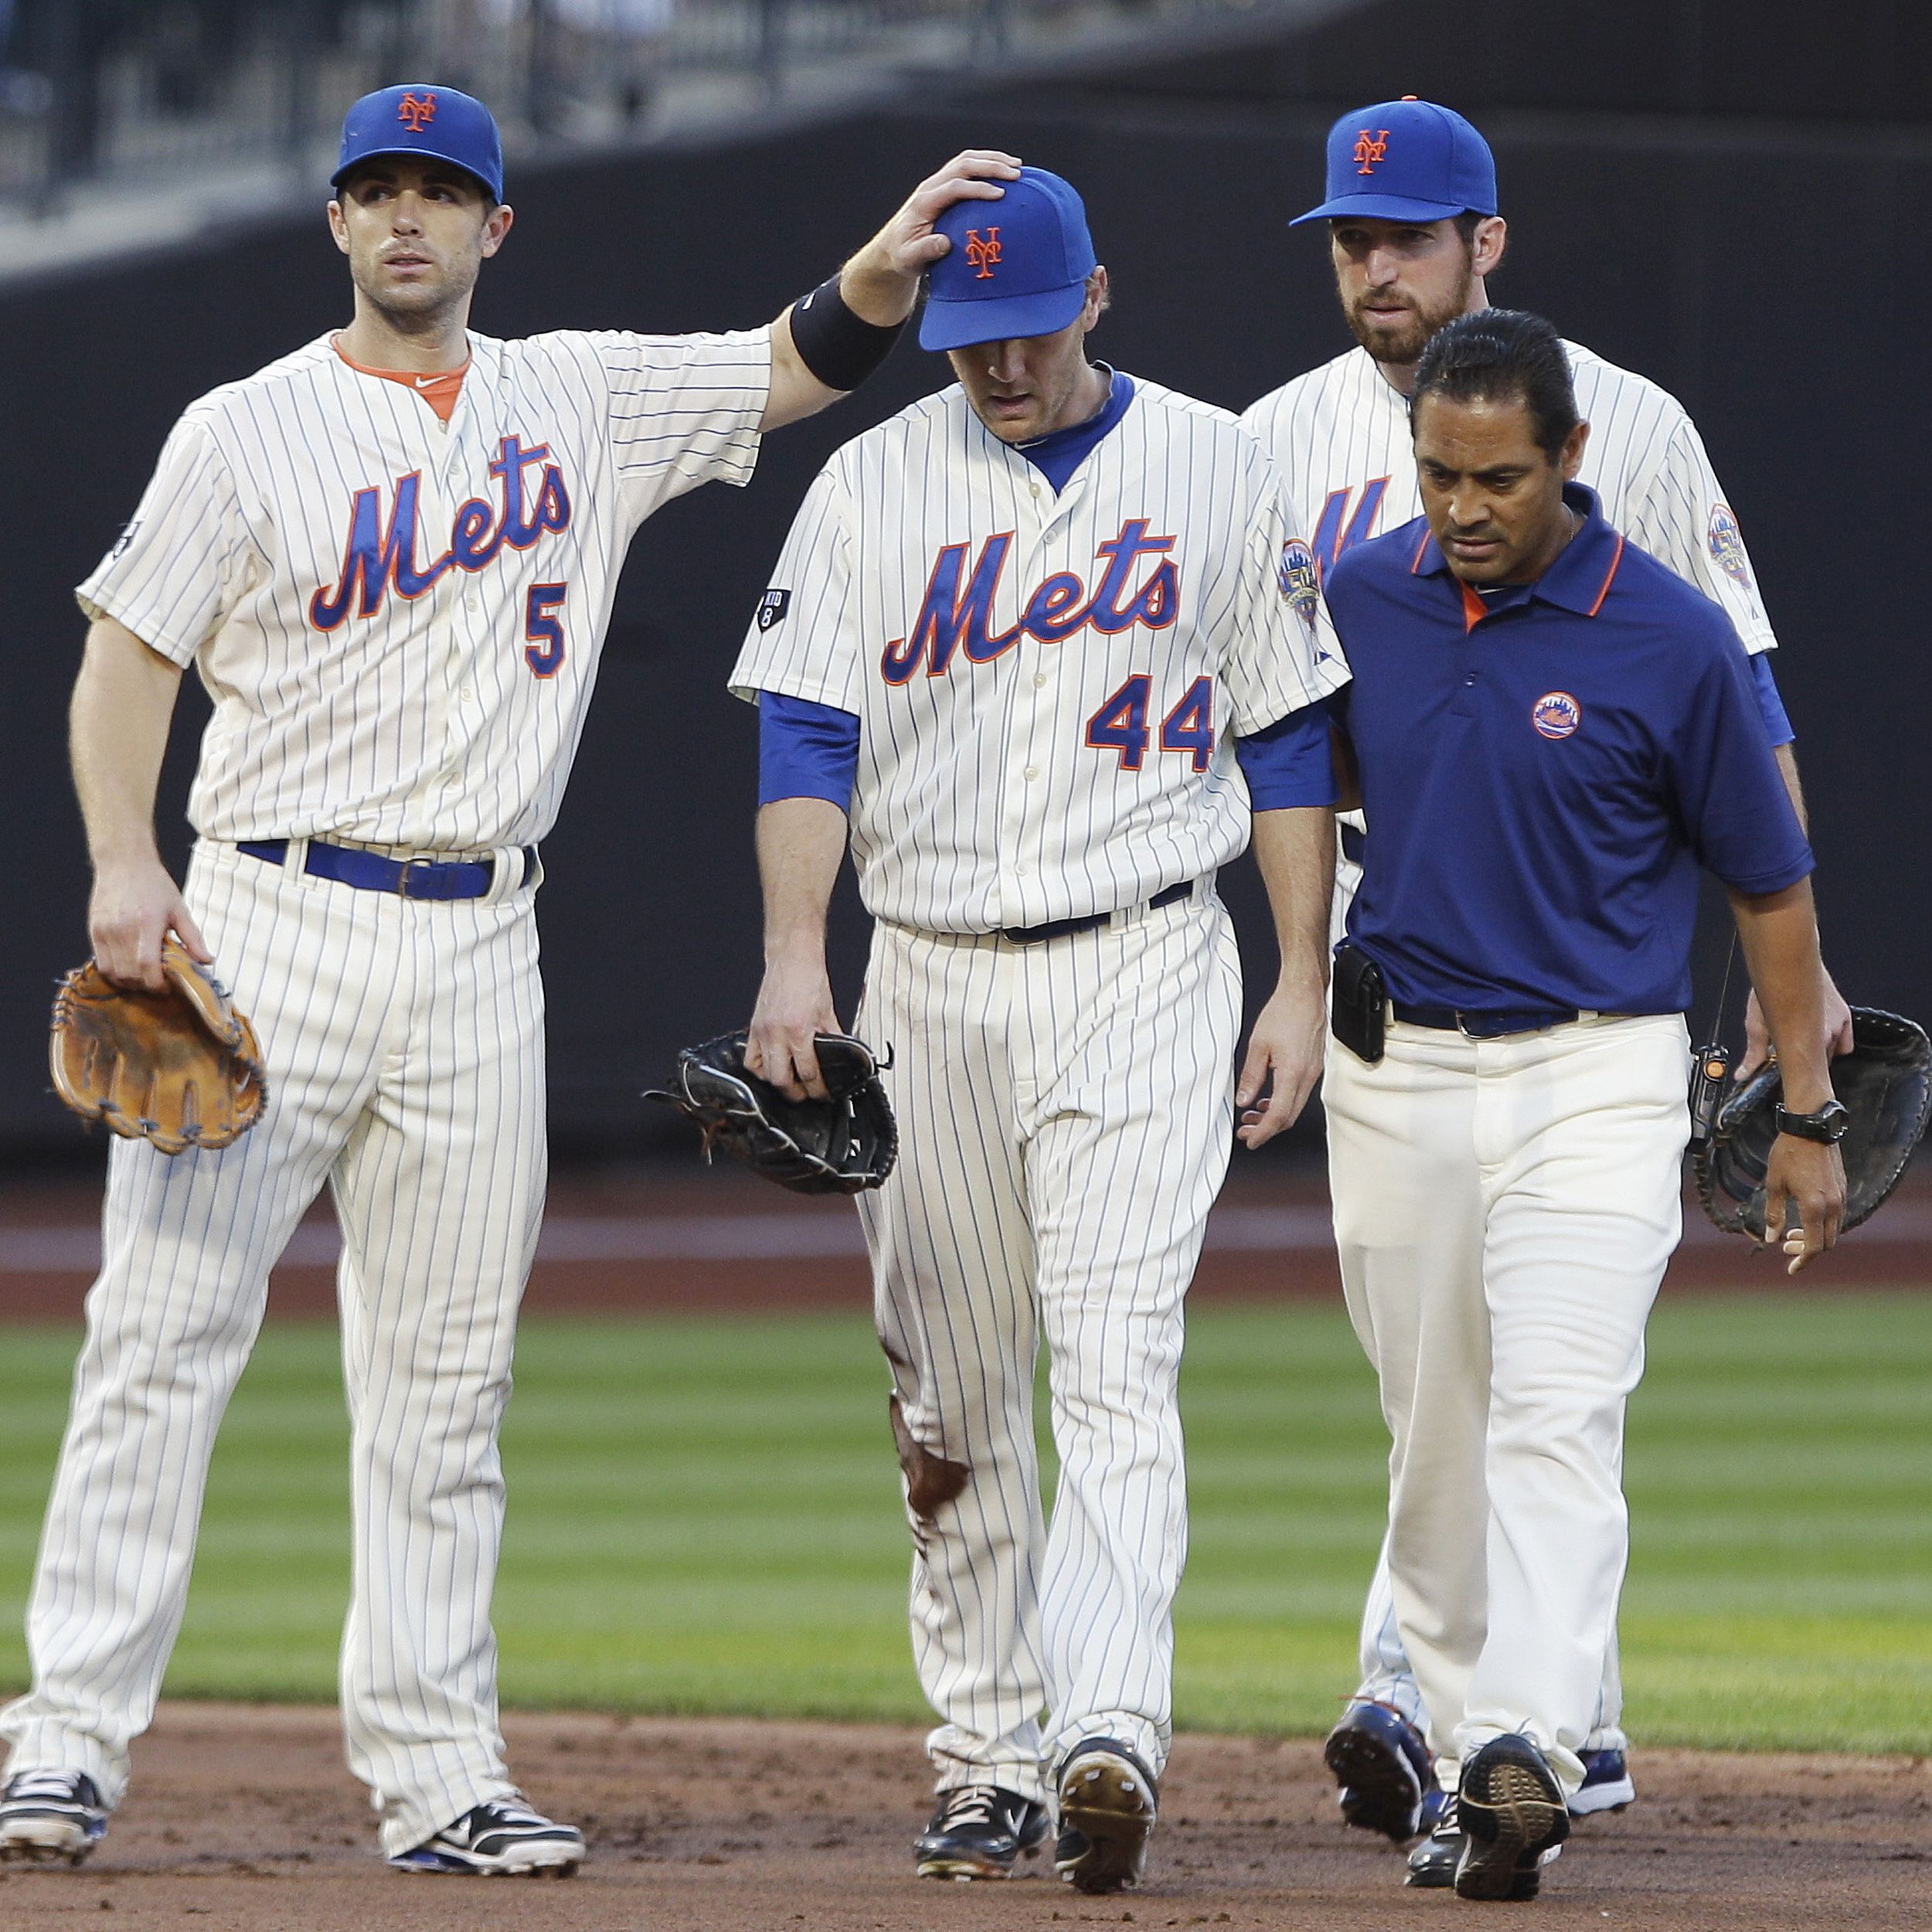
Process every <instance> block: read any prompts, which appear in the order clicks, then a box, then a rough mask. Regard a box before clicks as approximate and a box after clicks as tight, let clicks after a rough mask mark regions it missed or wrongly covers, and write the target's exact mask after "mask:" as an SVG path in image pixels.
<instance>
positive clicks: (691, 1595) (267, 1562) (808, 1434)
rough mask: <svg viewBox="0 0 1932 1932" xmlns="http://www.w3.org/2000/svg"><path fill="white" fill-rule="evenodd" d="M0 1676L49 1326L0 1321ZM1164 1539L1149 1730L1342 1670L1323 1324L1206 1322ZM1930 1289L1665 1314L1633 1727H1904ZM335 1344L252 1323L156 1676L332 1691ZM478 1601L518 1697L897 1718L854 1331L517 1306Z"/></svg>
mask: <svg viewBox="0 0 1932 1932" xmlns="http://www.w3.org/2000/svg"><path fill="white" fill-rule="evenodd" d="M0 1338H3V1340H0V1684H5V1685H9V1686H15V1685H19V1682H21V1681H22V1679H23V1677H24V1673H25V1668H26V1665H25V1654H24V1651H23V1649H22V1645H21V1641H20V1638H19V1623H20V1611H21V1607H22V1604H23V1602H24V1600H25V1596H26V1588H27V1581H28V1577H29V1569H30V1566H31V1564H32V1557H33V1548H34V1543H35V1539H36V1536H37V1534H38V1529H39V1512H40V1509H41V1506H42V1503H43V1499H44V1497H45V1494H46V1482H47V1479H48V1476H49V1472H50V1470H51V1468H52V1463H53V1451H54V1446H55V1441H56V1437H57V1434H58V1432H59V1430H60V1423H61V1419H62V1416H63V1410H64V1405H65V1402H66V1384H67V1378H68V1374H69V1371H70V1363H71V1360H72V1356H73V1348H74V1344H75V1338H74V1335H73V1332H70V1331H67V1330H58V1331H55V1330H36V1329H23V1328H9V1329H4V1330H0ZM1183 1394H1184V1401H1185V1413H1186V1416H1187V1420H1188V1431H1189V1445H1190V1452H1191V1463H1192V1485H1193V1496H1194V1523H1193V1553H1192V1560H1191V1562H1190V1565H1189V1573H1188V1578H1187V1581H1186V1583H1185V1587H1184V1588H1183V1590H1182V1597H1181V1602H1180V1607H1179V1638H1178V1661H1177V1672H1178V1686H1177V1704H1178V1709H1179V1718H1180V1721H1181V1722H1182V1723H1185V1724H1187V1725H1190V1726H1196V1727H1202V1728H1220V1729H1228V1730H1269V1731H1273V1730H1280V1731H1284V1732H1301V1733H1308V1732H1315V1731H1318V1730H1321V1729H1323V1728H1325V1726H1326V1725H1327V1724H1328V1722H1329V1721H1330V1720H1331V1719H1332V1715H1333V1713H1334V1711H1335V1707H1336V1700H1337V1699H1338V1697H1339V1696H1342V1694H1343V1693H1344V1692H1346V1690H1347V1689H1349V1686H1350V1685H1352V1682H1353V1681H1354V1675H1355V1673H1354V1665H1353V1661H1352V1660H1353V1653H1354V1628H1355V1617H1356V1614H1357V1611H1358V1607H1359V1599H1360V1593H1361V1590H1362V1586H1363V1584H1364V1583H1365V1582H1366V1579H1367V1576H1368V1572H1369V1565H1370V1563H1371V1561H1372V1558H1373V1556H1374V1552H1375V1547H1376V1538H1377V1535H1378V1531H1379V1521H1380V1516H1381V1511H1382V1502H1383V1498H1382V1467H1383V1457H1384V1454H1385V1447H1386V1445H1385V1443H1384V1440H1383V1436H1382V1431H1381V1427H1380V1423H1379V1417H1378V1416H1377V1414H1376V1409H1375V1406H1374V1400H1373V1392H1372V1386H1371V1379H1370V1377H1369V1371H1368V1369H1367V1367H1366V1365H1365V1364H1364V1363H1363V1362H1362V1359H1361V1357H1360V1355H1359V1352H1358V1351H1357V1349H1356V1347H1355V1341H1354V1338H1353V1337H1352V1335H1351V1334H1350V1333H1349V1329H1348V1328H1347V1325H1346V1324H1345V1321H1343V1320H1342V1317H1341V1316H1340V1315H1338V1314H1337V1313H1335V1312H1332V1311H1328V1310H1325V1309H1311V1308H1301V1307H1291V1308H1274V1309H1267V1310H1252V1309H1236V1308H1202V1309H1201V1310H1200V1311H1198V1312H1197V1313H1196V1315H1195V1317H1194V1318H1193V1322H1192V1335H1191V1338H1190V1344H1189V1354H1188V1360H1187V1368H1186V1371H1185V1382H1184V1385H1183ZM1929 1415H1932V1299H1929V1298H1926V1297H1922V1296H1908V1295H1900V1294H1873V1295H1863V1296H1854V1295H1838V1296H1833V1297H1832V1298H1828V1299H1827V1298H1817V1299H1800V1298H1784V1297H1782V1296H1779V1297H1774V1298H1766V1299H1764V1300H1752V1299H1743V1298H1740V1299H1712V1300H1699V1301H1686V1302H1684V1303H1682V1304H1675V1305H1670V1304H1667V1305H1666V1306H1665V1308H1664V1309H1663V1310H1662V1311H1660V1313H1659V1314H1658V1315H1657V1317H1656V1318H1655V1320H1654V1321H1653V1322H1652V1324H1651V1349H1650V1372H1649V1376H1648V1379H1647V1380H1646V1382H1645V1384H1644V1386H1643V1387H1642V1389H1640V1391H1639V1392H1638V1396H1637V1398H1636V1400H1635V1402H1634V1404H1633V1406H1632V1412H1631V1431H1630V1448H1629V1471H1628V1473H1629V1489H1630V1494H1631V1513H1632V1519H1633V1524H1634V1538H1635V1552H1634V1560H1633V1563H1632V1566H1631V1581H1630V1587H1629V1590H1628V1593H1627V1595H1626V1598H1625V1604H1624V1624H1623V1628H1624V1674H1625V1677H1626V1679H1627V1686H1628V1722H1629V1725H1630V1728H1631V1730H1632V1732H1633V1733H1634V1734H1635V1735H1636V1736H1638V1738H1639V1739H1641V1740H1643V1741H1644V1742H1646V1743H1659V1744H1662V1743H1683V1744H1702V1745H1709V1746H1741V1747H1788V1748H1794V1749H1833V1750H1906V1751H1923V1750H1926V1749H1927V1746H1928V1742H1929V1741H1932V1740H1929V1739H1928V1731H1929V1730H1932V1722H1929V1721H1928V1719H1927V1715H1926V1714H1927V1712H1928V1711H1932V1640H1928V1638H1927V1628H1928V1624H1929V1622H1932V1455H1929V1454H1928V1445H1927V1420H1928V1416H1929ZM344 1444H345V1424H344V1421H343V1417H342V1400H341V1395H340V1392H339V1387H338V1372H337V1365H336V1357H335V1336H334V1332H333V1331H332V1329H331V1328H328V1327H325V1326H321V1325H307V1324H301V1325H294V1324H290V1325H271V1326H270V1328H268V1329H267V1330H266V1331H265V1332H264V1335H263V1338H262V1341H261V1344H260V1347H259V1349H257V1353H256V1357H255V1360H254V1362H253V1364H252V1366H250V1369H249V1372H248V1374H247V1376H246V1378H245V1379H244V1380H243V1383H242V1386H241V1389H240V1392H239V1393H238V1394H237V1396H236V1399H235V1401H234V1403H233V1407H232V1409H231V1410H230V1414H229V1417H228V1420H227V1423H226V1427H225V1429H224V1430H223V1435H222V1438H221V1442H220V1445H219V1448H218V1450H217V1451H216V1459H215V1468H214V1473H213V1479H212V1482H211V1487H210V1491H209V1502H208V1510H207V1515H206V1523H205V1527H204V1531H203V1535H202V1543H201V1550H200V1555H199V1562H198V1566H197V1569H196V1577H195V1586H194V1590H193V1594H192V1597H191V1600H190V1603H189V1611H188V1617H187V1621H186V1624H185V1626H184V1628H183V1629H182V1635H181V1641H180V1643H179V1647H178V1648H177V1650H176V1651H175V1662H174V1665H173V1668H172V1672H171V1674H170V1676H169V1679H168V1689H169V1691H170V1692H171V1693H172V1694H174V1695H176V1696H182V1695H189V1696H195V1695H199V1696H240V1697H251V1698H297V1699H315V1698H328V1697H331V1696H333V1695H334V1690H335V1657H334V1652H335V1636H336V1630H337V1626H338V1621H339V1619H340V1617H341V1614H342V1603H343V1600H344V1596H345V1589H346V1577H347V1560H346V1555H345V1536H346V1529H345V1515H346V1509H347V1485H346V1481H345V1475H344V1471H343V1459H344ZM504 1459H505V1464H506V1467H507V1468H508V1471H509V1478H510V1485H511V1503H510V1518H509V1536H508V1539H507V1545H506V1548H505V1555H504V1563H503V1570H502V1579H501V1583H500V1586H499V1588H498V1597H497V1621H498V1630H499V1632H500V1634H501V1638H502V1651H503V1685H504V1691H505V1696H506V1699H509V1700H510V1701H513V1702H516V1703H519V1704H523V1705H529V1706H543V1705H577V1706H586V1705H589V1706H612V1707H621V1708H624V1709H644V1710H654V1711H678V1712H740V1713H766V1714H771V1715H797V1714H812V1715H818V1716H839V1717H880V1718H895V1719H912V1720H917V1719H920V1718H921V1717H922V1716H923V1715H924V1709H923V1704H922V1703H921V1702H920V1697H919V1695H918V1691H917V1685H916V1684H915V1683H914V1681H913V1676H912V1672H911V1669H910V1662H909V1656H908V1648H907V1641H906V1628H905V1624H904V1621H903V1595H904V1590H905V1577H906V1538H905V1532H904V1529H903V1524H902V1522H901V1519H900V1512H899V1504H898V1496H897V1490H896V1470H895V1468H894V1466H893V1459H892V1454H891V1447H890V1441H889V1436H888V1434H887V1431H886V1415H885V1380H884V1376H883V1366H882V1365H881V1363H880V1362H879V1359H878V1357H877V1354H876V1348H875V1345H874V1344H873V1342H872V1337H871V1335H870V1332H869V1329H868V1328H867V1326H866V1324H865V1323H864V1322H863V1321H861V1320H855V1319H852V1318H848V1317H844V1316H836V1317H821V1316H815V1317H806V1318H783V1319H777V1318H774V1319H767V1320H760V1321H735V1322H726V1321H689V1320H657V1319H652V1320H640V1321H634V1322H624V1321H558V1320H543V1321H531V1322H530V1323H529V1324H528V1325H526V1329H525V1332H524V1335H523V1337H522V1344H521V1346H520V1349H519V1357H518V1392H517V1396H516V1400H515V1403H513V1404H512V1409H511V1413H510V1421H509V1426H508V1427H507V1429H506V1430H505V1440H504Z"/></svg>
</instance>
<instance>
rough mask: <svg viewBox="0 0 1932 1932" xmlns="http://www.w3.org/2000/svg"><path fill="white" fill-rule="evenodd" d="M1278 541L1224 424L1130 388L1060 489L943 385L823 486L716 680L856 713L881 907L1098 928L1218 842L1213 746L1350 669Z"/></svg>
mask: <svg viewBox="0 0 1932 1932" xmlns="http://www.w3.org/2000/svg"><path fill="white" fill-rule="evenodd" d="M1294 536H1295V533H1294V532H1293V531H1292V530H1291V529H1290V527H1289V525H1288V522H1287V509H1286V506H1285V505H1284V502H1283V499H1282V496H1281V485H1280V481H1279V479H1278V478H1277V476H1276V474H1275V472H1274V466H1273V464H1270V462H1269V461H1267V457H1265V456H1264V454H1263V453H1262V452H1261V451H1260V448H1259V447H1257V445H1256V444H1254V442H1253V440H1252V439H1251V438H1250V437H1247V436H1244V435H1243V434H1241V432H1240V429H1239V427H1237V425H1236V423H1235V420H1234V418H1233V417H1232V416H1231V415H1230V414H1229V413H1227V412H1226V410H1219V409H1216V408H1214V407H1213V406H1211V405H1209V404H1207V403H1199V402H1196V401H1194V400H1192V399H1191V398H1189V397H1187V396H1180V395H1177V394H1176V393H1174V392H1173V391H1172V390H1170V389H1163V388H1162V387H1160V386H1158V385H1157V384H1155V383H1147V382H1142V381H1141V380H1139V379H1138V378H1137V379H1135V387H1134V399H1133V401H1132V403H1131V405H1130V406H1129V407H1128V410H1127V412H1126V413H1125V415H1124V417H1122V418H1121V420H1120V421H1119V422H1118V423H1116V424H1115V425H1114V427H1113V428H1112V429H1111V430H1109V431H1108V433H1107V434H1106V435H1105V436H1104V437H1101V439H1100V441H1099V443H1098V444H1097V445H1096V446H1095V447H1094V449H1093V450H1092V451H1090V453H1089V454H1088V455H1087V457H1086V459H1085V460H1084V461H1083V462H1082V463H1081V464H1080V467H1079V468H1078V469H1077V470H1076V471H1075V472H1074V474H1073V476H1072V477H1070V478H1069V479H1068V481H1067V483H1066V488H1064V489H1063V490H1062V491H1061V492H1060V493H1059V495H1057V496H1056V495H1055V493H1054V492H1053V488H1052V487H1051V485H1049V484H1048V483H1047V482H1046V479H1045V478H1043V477H1042V476H1041V474H1039V471H1037V470H1036V469H1035V468H1034V467H1033V466H1032V464H1031V463H1029V461H1027V459H1026V457H1024V456H1022V455H1021V454H1019V453H1018V452H1017V451H1014V450H1012V449H1009V447H1007V446H1006V445H1005V444H1003V443H1002V442H1001V441H1000V440H998V438H997V437H995V436H994V435H993V434H992V433H991V432H990V431H989V430H988V429H987V428H986V427H985V425H984V424H983V423H981V421H980V420H979V419H978V417H977V416H975V414H974V413H973V411H972V409H971V405H970V404H969V403H968V401H967V399H966V396H965V393H964V390H963V389H960V388H958V387H957V386H954V387H952V388H950V389H945V390H944V391H942V392H941V393H940V394H938V395H937V396H929V397H927V399H926V400H923V402H919V403H914V404H913V406H911V407H910V408H909V409H906V410H902V411H901V412H900V413H899V414H898V415H897V416H895V417H893V418H892V419H891V420H889V421H888V422H886V423H882V424H880V425H879V427H877V428H876V429H873V430H869V431H867V432H866V434H864V435H862V436H861V437H857V438H855V440H853V441H852V442H850V443H848V444H846V445H845V447H843V448H842V449H841V450H839V451H838V452H837V453H836V454H835V455H834V456H833V457H832V461H830V462H829V463H828V464H827V465H826V466H825V469H824V470H823V471H821V473H820V474H819V475H818V478H817V480H816V481H815V482H814V483H813V485H812V487H811V490H810V492H808V495H807V496H806V498H805V501H804V505H802V507H801V509H800V510H799V512H798V518H797V520H796V521H795V522H794V524H793V526H792V529H791V535H790V536H789V537H788V538H787V540H786V543H785V546H784V552H783V553H782V554H781V557H780V559H779V562H778V565H777V570H776V573H774V577H773V578H772V583H773V584H774V590H772V591H770V592H768V593H767V595H766V598H765V600H764V604H762V605H761V606H760V611H759V614H758V617H757V619H756V620H755V621H754V622H753V625H752V627H751V628H750V631H749V632H748V633H747V637H746V640H745V645H744V648H743V651H742V653H741V654H740V657H739V659H738V662H737V665H736V668H734V670H733V672H732V674H731V685H732V688H733V690H734V691H736V692H737V693H738V694H739V695H740V696H744V697H752V696H755V694H756V693H757V692H759V691H760V690H764V691H771V692H781V693H783V694H784V695H786V696H791V697H796V698H804V699H812V700H814V701H815V702H818V703H821V704H826V705H831V706H835V707H836V708H838V709H840V710H843V711H847V712H851V713H855V714H856V715H857V716H858V717H859V720H860V732H859V768H858V775H857V780H856V783H855V789H854V794H853V798H852V807H851V818H852V857H853V862H854V864H855V866H856V868H857V870H858V873H859V887H860V891H861V893H862V896H863V897H864V900H865V902H866V907H867V909H868V910H869V911H870V912H871V913H872V914H873V915H874V916H875V917H877V918H880V919H885V920H893V921H894V922H895V923H899V924H901V925H906V926H914V927H923V928H925V929H927V930H931V931H937V932H954V933H983V932H990V931H993V930H997V929H998V928H1001V927H1015V926H1036V925H1041V924H1044V923H1046V922H1048V921H1049V920H1060V919H1068V918H1076V917H1081V916H1083V915H1084V914H1087V913H1095V912H1110V911H1112V910H1116V909H1117V908H1120V907H1123V906H1131V905H1133V904H1135V903H1140V902H1143V901H1145V900H1148V899H1149V898H1151V896H1153V895H1154V894H1155V893H1158V892H1160V891H1162V889H1165V887H1167V886H1172V885H1176V884H1179V883H1180V882H1181V881H1182V880H1184V879H1193V878H1196V877H1199V876H1201V875H1202V874H1204V873H1208V872H1213V870H1214V869H1215V868H1216V866H1220V865H1222V864H1223V863H1225V862H1226V861H1227V860H1229V859H1232V858H1233V857H1234V856H1235V855H1236V853H1238V852H1240V851H1241V849H1243V846H1245V845H1246V844H1247V838H1248V829H1249V818H1250V811H1249V804H1248V795H1247V786H1246V784H1245V783H1244V782H1243V779H1242V777H1241V774H1240V768H1239V767H1238V766H1237V765H1236V762H1235V757H1234V747H1233V736H1235V735H1236V734H1240V735H1243V736H1245V735H1247V734H1250V733H1253V732H1256V731H1258V730H1261V729H1262V728H1263V727H1264V726H1267V725H1270V724H1272V723H1275V722H1277V720H1278V719H1282V718H1284V717H1286V716H1288V714H1289V713H1291V712H1294V711H1296V710H1298V709H1301V707H1302V706H1304V705H1306V704H1308V703H1309V702H1312V701H1313V700H1314V699H1317V698H1319V697H1321V696H1324V695H1325V693H1327V692H1330V691H1332V690H1334V689H1336V688H1337V687H1338V685H1341V684H1342V683H1343V682H1345V681H1346V679H1347V676H1348V672H1347V668H1346V666H1345V664H1344V663H1343V662H1342V655H1341V650H1340V647H1339V646H1338V645H1337V644H1336V642H1335V638H1334V634H1333V633H1332V631H1329V630H1328V628H1327V625H1328V618H1327V614H1326V612H1325V611H1324V610H1323V609H1322V608H1321V601H1320V598H1319V597H1318V594H1317V593H1316V590H1315V583H1314V573H1313V570H1312V569H1311V567H1310V566H1309V562H1308V555H1307V550H1306V546H1303V545H1300V544H1298V543H1296V542H1294Z"/></svg>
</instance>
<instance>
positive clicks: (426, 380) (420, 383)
mask: <svg viewBox="0 0 1932 1932" xmlns="http://www.w3.org/2000/svg"><path fill="white" fill-rule="evenodd" d="M441 381H442V377H441V376H417V379H416V386H417V388H418V389H427V388H428V387H429V386H430V383H440V382H441Z"/></svg>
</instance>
